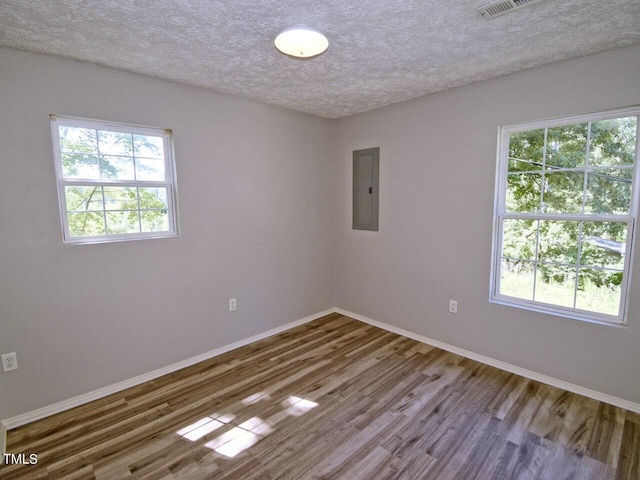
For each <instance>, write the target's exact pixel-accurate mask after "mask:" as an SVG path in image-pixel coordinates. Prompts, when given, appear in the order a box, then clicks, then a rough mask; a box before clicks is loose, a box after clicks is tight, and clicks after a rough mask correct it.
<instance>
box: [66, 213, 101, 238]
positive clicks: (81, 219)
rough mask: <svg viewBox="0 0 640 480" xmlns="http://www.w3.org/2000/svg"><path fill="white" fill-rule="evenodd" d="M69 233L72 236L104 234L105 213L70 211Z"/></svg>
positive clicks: (68, 217) (68, 216)
mask: <svg viewBox="0 0 640 480" xmlns="http://www.w3.org/2000/svg"><path fill="white" fill-rule="evenodd" d="M67 219H68V221H69V234H70V235H71V236H72V237H88V236H92V235H104V233H105V231H104V214H103V213H102V212H100V213H97V212H86V213H69V214H68V215H67Z"/></svg>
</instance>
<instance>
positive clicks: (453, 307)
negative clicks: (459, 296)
mask: <svg viewBox="0 0 640 480" xmlns="http://www.w3.org/2000/svg"><path fill="white" fill-rule="evenodd" d="M449 313H458V301H457V300H449Z"/></svg>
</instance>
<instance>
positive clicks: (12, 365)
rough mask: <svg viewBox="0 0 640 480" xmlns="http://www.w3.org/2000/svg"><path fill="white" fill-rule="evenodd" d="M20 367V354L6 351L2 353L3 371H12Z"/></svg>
mask: <svg viewBox="0 0 640 480" xmlns="http://www.w3.org/2000/svg"><path fill="white" fill-rule="evenodd" d="M17 369H18V356H17V355H16V352H13V353H5V354H4V355H2V371H3V372H10V371H11V370H17Z"/></svg>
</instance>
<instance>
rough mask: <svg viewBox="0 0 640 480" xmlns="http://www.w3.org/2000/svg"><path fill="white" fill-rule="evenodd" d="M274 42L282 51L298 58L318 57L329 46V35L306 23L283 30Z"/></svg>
mask: <svg viewBox="0 0 640 480" xmlns="http://www.w3.org/2000/svg"><path fill="white" fill-rule="evenodd" d="M273 43H274V44H275V46H276V48H277V49H278V50H279V51H280V52H282V53H284V54H285V55H289V56H291V57H296V58H311V57H316V56H318V55H320V54H322V53H324V52H325V51H326V50H327V48H329V40H327V37H325V36H324V35H323V34H322V33H320V32H319V31H317V30H315V29H313V28H310V27H307V26H305V25H298V26H295V27H291V28H287V29H285V30H283V31H281V32H280V33H279V34H278V36H277V37H276V39H275V41H274V42H273Z"/></svg>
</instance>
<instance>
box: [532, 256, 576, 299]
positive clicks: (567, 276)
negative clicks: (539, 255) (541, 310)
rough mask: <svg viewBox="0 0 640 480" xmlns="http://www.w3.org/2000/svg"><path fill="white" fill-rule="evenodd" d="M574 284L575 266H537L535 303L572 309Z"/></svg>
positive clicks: (543, 264) (542, 264)
mask: <svg viewBox="0 0 640 480" xmlns="http://www.w3.org/2000/svg"><path fill="white" fill-rule="evenodd" d="M575 284H576V267H575V265H549V264H545V263H540V264H538V271H537V275H536V294H535V298H534V300H535V301H536V302H542V303H548V304H551V305H558V306H561V307H569V308H573V301H574V293H575Z"/></svg>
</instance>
